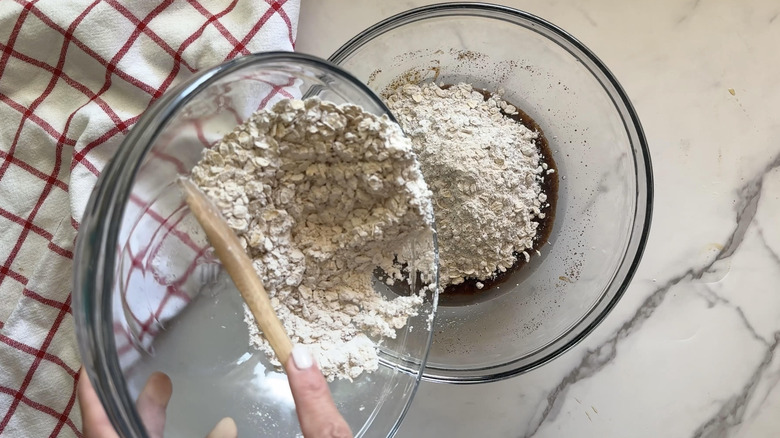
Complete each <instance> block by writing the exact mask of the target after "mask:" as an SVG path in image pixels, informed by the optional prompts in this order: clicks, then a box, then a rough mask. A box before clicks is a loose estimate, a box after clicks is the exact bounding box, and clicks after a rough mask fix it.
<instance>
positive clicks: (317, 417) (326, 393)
mask: <svg viewBox="0 0 780 438" xmlns="http://www.w3.org/2000/svg"><path fill="white" fill-rule="evenodd" d="M286 365H287V366H286V367H285V368H286V370H287V378H288V380H289V381H290V390H291V391H292V395H293V399H294V400H295V409H296V411H297V413H298V421H299V422H300V423H301V432H303V436H304V437H305V438H351V437H352V431H350V429H349V425H347V422H346V421H344V418H343V417H342V416H341V414H339V411H338V409H336V405H335V404H334V403H333V397H331V395H330V389H329V388H328V383H327V382H326V381H325V378H324V377H323V376H322V373H321V372H320V369H319V368H317V365H316V364H315V363H314V358H313V357H312V355H311V353H310V352H309V350H308V349H307V348H306V347H304V346H303V345H296V346H295V347H294V348H293V350H292V355H290V358H289V359H288V360H287V364H286Z"/></svg>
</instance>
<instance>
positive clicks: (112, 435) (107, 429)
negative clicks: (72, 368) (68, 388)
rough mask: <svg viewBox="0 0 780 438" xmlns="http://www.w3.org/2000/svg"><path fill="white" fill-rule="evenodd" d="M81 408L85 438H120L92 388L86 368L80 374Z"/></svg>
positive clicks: (82, 428)
mask: <svg viewBox="0 0 780 438" xmlns="http://www.w3.org/2000/svg"><path fill="white" fill-rule="evenodd" d="M77 392H78V396H79V407H80V408H81V422H82V425H81V430H82V432H83V433H84V437H85V438H119V436H118V435H117V434H116V432H114V426H112V425H111V421H109V419H108V416H107V415H106V411H105V410H104V409H103V405H102V404H101V403H100V399H99V398H98V396H97V394H96V393H95V389H94V388H92V382H90V381H89V377H87V372H86V371H84V368H82V369H81V371H80V372H79V383H78V390H77Z"/></svg>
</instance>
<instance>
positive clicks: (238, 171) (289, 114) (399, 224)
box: [191, 99, 433, 380]
mask: <svg viewBox="0 0 780 438" xmlns="http://www.w3.org/2000/svg"><path fill="white" fill-rule="evenodd" d="M191 178H192V180H193V181H194V182H195V183H196V184H197V185H198V186H199V187H200V188H201V190H203V191H204V192H205V193H206V195H208V196H209V197H210V198H211V199H212V200H214V201H215V203H216V205H217V207H218V208H219V209H220V210H221V212H222V214H223V215H224V216H225V218H226V219H227V221H228V223H229V225H230V227H231V228H232V229H233V230H234V231H235V232H236V234H237V235H238V236H239V239H240V241H241V243H242V245H243V246H244V247H245V249H246V251H247V253H248V254H249V256H250V257H251V258H252V260H253V262H254V267H255V270H256V271H257V273H258V275H259V276H260V278H261V279H262V281H263V284H264V285H265V287H266V289H267V291H268V294H269V296H270V297H271V303H272V306H273V307H274V310H275V311H276V313H277V315H279V318H280V319H281V321H282V323H283V325H284V327H285V329H286V331H287V333H288V334H289V335H290V337H291V339H292V341H293V342H294V343H301V344H306V345H308V346H309V348H310V349H311V350H312V353H313V354H314V356H315V357H316V358H317V361H318V363H319V365H320V368H321V369H322V372H323V374H324V375H325V376H326V377H327V378H328V380H333V379H335V378H347V379H354V378H356V377H357V376H359V375H360V374H361V373H362V372H364V371H373V370H376V369H377V367H378V356H377V347H376V344H375V340H381V339H382V338H395V336H396V330H397V329H400V328H402V327H404V326H405V325H406V323H407V320H408V318H409V317H410V316H413V315H416V314H417V312H418V310H419V307H420V305H421V304H422V301H423V299H422V297H421V296H419V295H416V294H412V295H411V296H402V297H396V298H394V299H388V298H384V297H382V296H381V295H380V294H379V293H377V292H376V291H375V290H374V288H373V287H372V279H373V275H372V274H373V271H374V269H375V268H376V267H380V268H382V269H383V270H384V271H385V272H386V273H387V274H388V275H389V276H390V278H388V281H389V282H392V281H393V280H397V279H400V278H403V273H402V272H401V270H400V269H399V266H398V265H397V264H395V265H394V259H396V258H397V262H405V261H406V262H408V261H409V260H408V259H407V258H404V256H403V254H406V253H408V252H409V251H408V247H409V245H410V244H411V243H412V242H415V241H419V240H422V239H425V238H430V234H429V233H431V227H432V223H433V216H432V214H433V210H432V206H431V201H430V199H431V193H430V191H429V190H428V188H427V185H426V184H425V182H424V180H423V179H422V174H421V172H420V168H419V164H418V162H417V160H416V156H415V154H414V152H413V150H412V145H411V143H410V141H409V139H408V138H407V137H405V136H404V135H403V133H402V131H401V129H400V127H399V126H398V125H397V124H395V123H393V122H391V121H390V120H389V119H388V118H387V117H377V116H374V115H372V114H369V113H366V112H364V111H363V110H362V109H361V108H360V107H358V106H354V105H335V104H332V103H329V102H322V101H320V100H317V99H307V100H305V101H300V100H283V101H281V102H279V103H278V104H276V105H275V106H274V107H273V108H270V109H267V110H261V111H259V112H257V113H256V114H254V115H253V116H252V117H251V118H250V119H249V120H248V121H247V122H246V123H244V124H242V125H240V126H238V127H237V128H236V129H235V130H234V131H233V132H231V133H230V134H228V135H226V136H225V137H224V138H223V139H222V140H221V141H220V142H219V143H217V144H216V145H215V146H214V147H213V148H211V149H209V150H206V151H204V154H203V157H202V159H201V161H200V162H199V163H198V165H197V166H196V167H195V168H194V169H193V170H192V175H191ZM245 321H246V323H247V324H248V326H249V330H250V341H251V343H252V344H253V345H254V346H256V347H257V348H259V349H261V350H262V351H264V352H265V353H266V354H267V355H268V356H269V358H271V360H272V363H274V365H276V366H279V365H280V364H279V362H278V361H277V359H276V358H275V356H274V353H273V351H272V350H271V348H270V345H269V344H268V342H267V340H266V339H265V338H264V337H263V336H262V334H261V333H260V332H259V330H258V329H257V326H256V324H255V321H254V318H253V316H252V314H251V312H250V311H249V309H248V308H246V306H245Z"/></svg>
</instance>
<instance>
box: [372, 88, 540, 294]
mask: <svg viewBox="0 0 780 438" xmlns="http://www.w3.org/2000/svg"><path fill="white" fill-rule="evenodd" d="M385 97H386V99H385V100H386V102H387V104H388V106H389V107H390V109H391V110H392V111H393V113H394V114H395V115H396V117H397V118H398V120H399V123H400V124H401V126H403V128H404V131H406V133H407V134H408V135H409V136H410V137H411V139H412V143H413V144H414V150H415V152H416V153H417V155H418V157H419V160H420V165H421V167H422V172H423V175H424V176H425V181H426V182H427V183H428V186H429V187H430V189H431V191H432V192H433V203H434V212H435V215H436V228H437V231H438V239H439V262H440V267H439V269H440V271H439V272H440V285H441V287H442V289H443V290H444V288H446V287H447V286H448V285H457V284H460V283H463V282H464V281H465V280H467V279H476V280H486V279H490V278H492V277H494V276H495V275H496V274H497V273H501V272H505V271H506V270H507V269H509V268H510V267H512V266H513V265H514V264H515V262H516V261H517V256H518V254H521V255H522V257H524V258H525V261H528V260H529V258H530V254H529V251H531V250H532V249H533V245H534V239H535V237H536V235H537V228H538V226H539V224H538V222H537V221H538V220H541V219H544V218H545V213H544V212H543V211H542V210H543V209H544V208H545V207H549V203H547V194H545V193H544V192H543V190H542V182H543V178H544V177H545V175H547V174H550V173H553V172H554V170H553V169H552V168H550V169H548V166H547V164H546V163H544V161H543V160H541V157H540V153H539V149H538V148H537V146H536V145H535V144H534V140H535V139H536V138H537V137H538V135H539V134H538V133H537V132H535V131H532V130H530V129H529V128H527V127H526V126H524V125H523V124H521V123H519V122H517V121H516V120H513V119H512V118H510V117H508V116H507V115H513V114H516V113H517V109H516V108H515V107H514V106H512V105H510V104H508V103H507V102H505V101H504V100H502V99H501V98H500V96H498V95H495V94H491V95H489V96H487V98H486V96H485V95H483V94H482V93H481V92H479V91H478V90H475V89H473V88H472V86H471V85H469V84H464V83H461V84H456V85H452V86H449V87H445V88H442V87H440V86H438V85H436V84H435V83H425V84H422V85H419V86H418V85H411V84H407V85H404V86H403V87H400V88H398V89H396V90H394V91H392V92H390V93H387V94H386V96H385ZM502 113H503V114H502ZM505 114H506V115H505ZM482 286H483V285H482V283H480V282H477V283H476V287H477V288H478V289H481V288H482Z"/></svg>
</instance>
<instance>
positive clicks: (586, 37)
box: [297, 0, 780, 438]
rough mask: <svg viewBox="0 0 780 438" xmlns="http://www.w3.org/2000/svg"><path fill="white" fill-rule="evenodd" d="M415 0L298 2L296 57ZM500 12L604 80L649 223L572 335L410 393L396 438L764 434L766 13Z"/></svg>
mask: <svg viewBox="0 0 780 438" xmlns="http://www.w3.org/2000/svg"><path fill="white" fill-rule="evenodd" d="M427 3H433V2H431V1H422V0H415V1H404V2H400V1H399V2H387V1H380V0H370V1H363V2H360V3H359V5H358V4H356V3H354V2H350V1H348V0H316V1H315V0H304V1H303V5H302V15H301V18H300V23H301V24H300V31H299V39H298V45H297V47H298V49H299V50H301V51H304V52H308V53H313V54H316V55H319V56H324V57H327V56H328V55H329V54H330V53H332V52H333V51H334V50H335V49H336V48H338V47H339V46H340V45H341V44H342V43H343V42H345V41H346V40H347V39H349V38H350V37H352V36H353V35H355V34H356V33H357V32H359V31H360V30H362V29H363V28H365V27H367V26H369V25H371V24H373V23H375V22H377V21H379V20H380V19H382V18H386V17H387V16H389V15H391V14H394V13H397V12H400V11H403V10H405V9H409V8H411V7H415V6H420V5H422V4H427ZM502 3H504V4H507V5H509V6H513V7H517V8H520V9H524V10H527V11H528V12H531V13H534V14H537V15H539V16H541V17H543V18H546V19H548V20H550V21H552V22H553V23H555V24H557V25H559V26H561V27H562V28H564V29H566V30H567V31H569V32H571V33H572V34H573V35H574V36H576V37H577V38H579V39H580V40H581V41H583V42H584V43H585V44H586V45H588V46H589V47H590V48H591V49H592V50H593V51H594V52H595V53H596V54H597V55H598V56H599V57H600V58H601V59H602V60H603V61H604V62H605V63H606V64H607V65H608V66H609V68H610V69H611V70H612V71H613V73H615V75H616V76H617V78H618V79H619V80H620V82H621V84H622V85H623V86H624V88H625V89H626V91H627V93H628V94H629V96H630V97H631V99H632V101H633V103H634V105H635V107H636V109H637V111H638V112H639V116H640V118H641V120H642V123H643V126H644V128H645V131H646V135H647V138H648V141H649V144H650V147H651V153H652V157H653V165H654V173H655V193H656V197H655V210H654V217H653V228H652V231H651V235H650V239H649V242H648V246H647V249H646V251H645V255H644V257H643V261H642V264H641V266H640V268H639V270H638V272H637V274H636V275H635V277H634V280H633V282H632V284H631V286H630V288H629V289H628V291H627V292H626V294H625V296H624V297H623V299H622V300H621V302H620V303H619V304H618V306H617V307H616V308H615V310H614V311H613V312H612V313H611V314H610V316H609V317H608V318H607V319H606V320H605V321H604V322H603V323H602V324H601V325H600V326H599V327H598V328H597V329H596V330H595V331H594V332H593V333H592V334H591V335H590V336H589V337H588V338H587V339H586V340H585V341H583V342H582V343H581V344H580V345H578V346H576V347H575V348H573V349H572V350H571V351H569V352H567V353H566V354H564V355H563V356H561V357H560V358H558V359H556V360H555V361H553V362H551V363H549V364H547V365H545V366H543V367H541V368H540V369H537V370H534V371H532V372H530V373H527V374H524V375H521V376H518V377H515V378H512V379H509V380H505V381H502V382H496V383H490V384H483V385H473V386H448V385H437V384H429V383H423V384H422V385H421V387H420V390H419V392H418V395H417V397H416V399H415V402H414V404H413V407H412V410H411V412H410V414H409V416H408V417H407V419H406V421H405V422H404V425H403V426H402V428H401V431H400V433H399V435H398V436H401V437H417V436H426V435H427V436H448V437H473V436H479V437H485V438H490V437H524V438H530V437H533V438H545V437H586V438H587V437H648V438H649V437H750V438H753V437H777V436H780V385H779V384H778V383H779V382H780V349H778V348H777V345H778V342H780V118H779V117H778V114H777V108H778V107H780V81H778V78H780V57H778V56H777V43H778V42H779V41H780V20H778V17H779V16H780V3H778V2H776V1H774V0H750V1H742V2H737V1H731V2H730V1H703V0H689V1H677V0H658V1H650V0H643V1H635V2H615V1H611V0H584V1H576V2H575V1H567V0H549V1H545V2H535V1H531V0H511V1H504V2H502ZM732 91H733V94H732Z"/></svg>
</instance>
